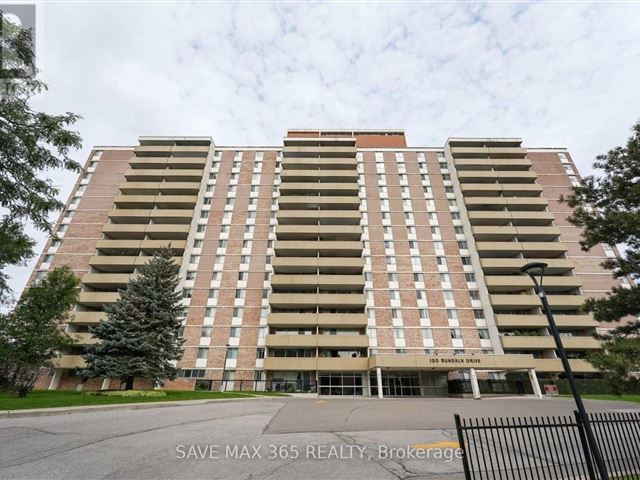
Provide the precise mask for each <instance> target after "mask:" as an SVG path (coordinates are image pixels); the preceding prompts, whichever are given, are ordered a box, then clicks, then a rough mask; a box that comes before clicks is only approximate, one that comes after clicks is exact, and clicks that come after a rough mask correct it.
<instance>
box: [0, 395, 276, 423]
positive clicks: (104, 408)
mask: <svg viewBox="0 0 640 480" xmlns="http://www.w3.org/2000/svg"><path fill="white" fill-rule="evenodd" d="M274 398H282V397H270V396H267V395H258V396H255V397H237V398H212V399H207V400H178V401H175V402H149V403H118V404H114V405H87V406H83V405H80V406H76V407H54V408H32V409H23V410H2V411H0V419H3V418H20V417H44V416H49V415H70V414H73V413H86V412H109V411H112V410H145V409H147V408H163V407H185V406H189V405H206V404H209V403H228V402H235V401H237V400H256V399H270V400H271V399H274Z"/></svg>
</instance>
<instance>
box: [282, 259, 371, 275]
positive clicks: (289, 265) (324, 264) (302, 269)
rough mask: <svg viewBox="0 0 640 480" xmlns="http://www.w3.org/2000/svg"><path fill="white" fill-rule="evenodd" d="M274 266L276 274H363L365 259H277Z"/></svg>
mask: <svg viewBox="0 0 640 480" xmlns="http://www.w3.org/2000/svg"><path fill="white" fill-rule="evenodd" d="M272 264H273V268H274V271H275V272H276V273H315V272H320V273H329V274H331V273H343V274H361V273H362V269H363V268H364V259H363V258H362V257H360V258H354V257H350V258H332V257H326V258H318V257H275V258H274V259H273V263H272Z"/></svg>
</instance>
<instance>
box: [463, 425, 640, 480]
mask: <svg viewBox="0 0 640 480" xmlns="http://www.w3.org/2000/svg"><path fill="white" fill-rule="evenodd" d="M455 422H456V430H457V433H458V441H459V443H460V448H461V449H462V451H463V466H464V472H465V478H466V479H467V480H471V479H473V480H476V479H478V480H482V479H492V480H495V479H505V480H512V479H519V480H520V479H522V480H529V479H554V480H555V479H569V478H571V479H590V480H602V479H601V477H600V476H599V475H598V472H597V469H595V468H594V462H593V458H592V454H591V452H589V447H588V444H587V441H586V436H585V433H584V426H583V424H582V422H581V420H580V418H579V416H578V415H577V413H576V414H575V416H574V417H568V416H558V417H517V418H481V419H477V418H476V419H461V418H460V416H459V415H455ZM589 422H590V423H591V428H592V429H593V431H594V434H595V437H596V440H597V443H598V446H599V448H600V452H601V454H602V456H603V457H604V460H605V464H606V466H607V471H608V472H609V478H610V479H611V480H613V479H620V480H622V479H625V480H631V479H636V480H640V413H638V412H633V413H631V412H610V413H592V414H589Z"/></svg>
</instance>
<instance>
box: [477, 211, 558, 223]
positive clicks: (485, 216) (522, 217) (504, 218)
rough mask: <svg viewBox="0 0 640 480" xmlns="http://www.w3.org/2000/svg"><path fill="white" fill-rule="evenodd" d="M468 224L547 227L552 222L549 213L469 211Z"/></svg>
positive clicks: (551, 214)
mask: <svg viewBox="0 0 640 480" xmlns="http://www.w3.org/2000/svg"><path fill="white" fill-rule="evenodd" d="M468 217H469V222H470V223H471V225H474V226H485V225H496V226H498V225H508V224H511V225H513V226H547V225H551V222H553V220H554V216H553V213H551V212H509V211H490V210H489V211H482V210H476V211H470V212H468Z"/></svg>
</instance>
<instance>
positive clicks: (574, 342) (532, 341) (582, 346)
mask: <svg viewBox="0 0 640 480" xmlns="http://www.w3.org/2000/svg"><path fill="white" fill-rule="evenodd" d="M500 341H501V342H502V348H504V349H505V350H553V349H555V348H556V343H555V341H554V340H553V337H552V336H550V335H548V336H535V335H531V336H526V335H512V336H501V337H500ZM562 345H563V346H564V348H565V349H566V350H598V349H600V348H602V347H601V346H600V342H598V340H596V339H595V338H593V337H588V336H584V337H571V336H563V337H562Z"/></svg>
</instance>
